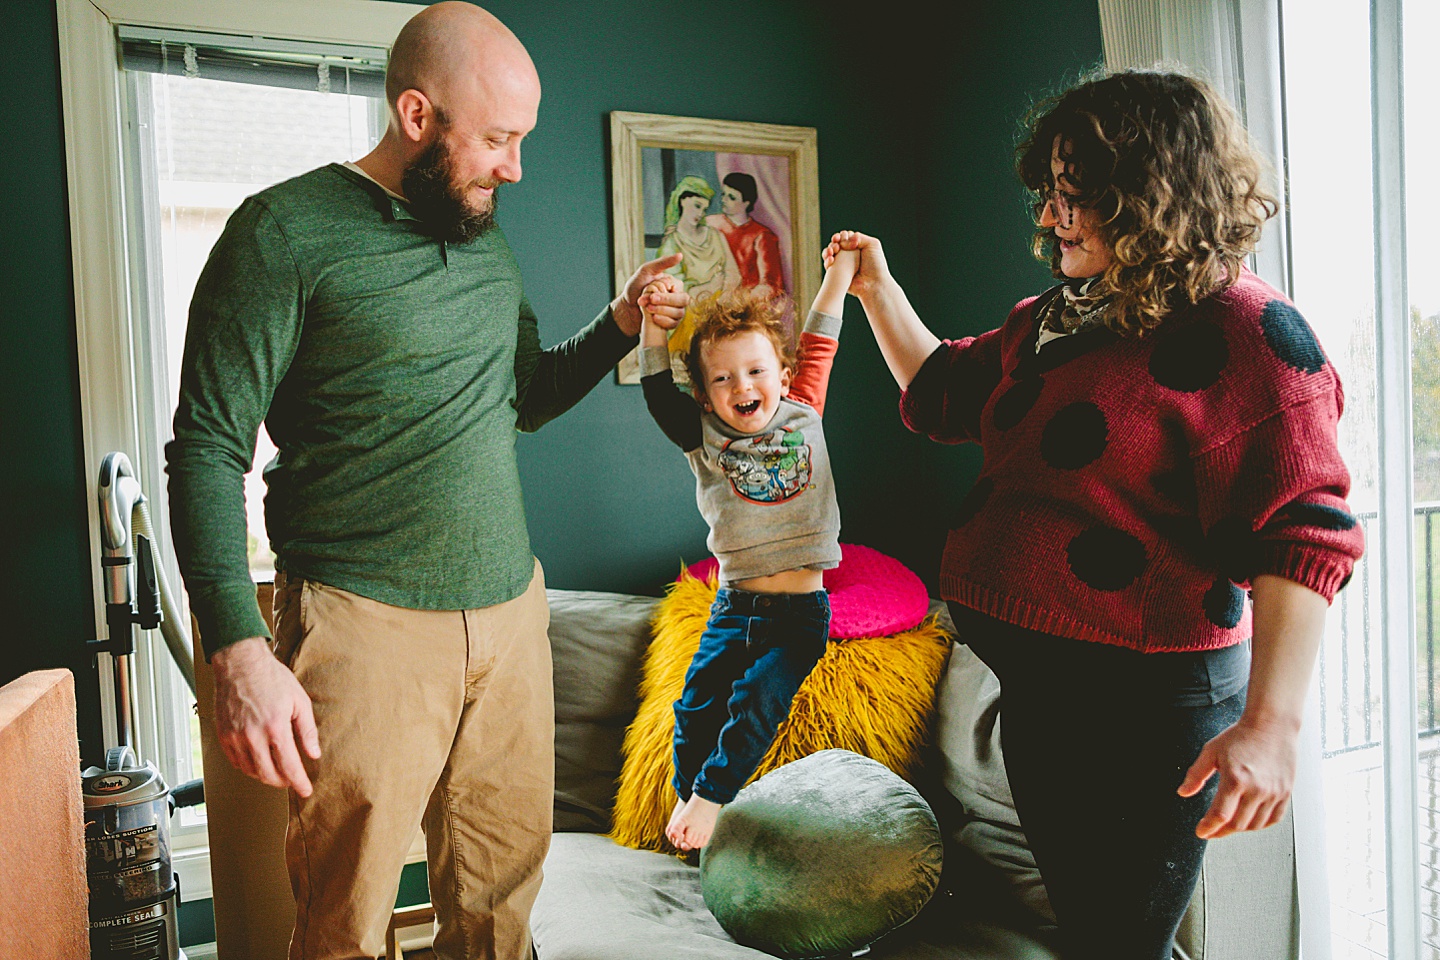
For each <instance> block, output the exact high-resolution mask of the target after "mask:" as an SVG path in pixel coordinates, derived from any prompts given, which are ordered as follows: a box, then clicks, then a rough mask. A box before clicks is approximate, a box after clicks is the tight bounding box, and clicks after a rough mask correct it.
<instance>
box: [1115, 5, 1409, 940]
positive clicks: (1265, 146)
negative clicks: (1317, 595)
mask: <svg viewBox="0 0 1440 960" xmlns="http://www.w3.org/2000/svg"><path fill="white" fill-rule="evenodd" d="M1098 5H1099V10H1100V19H1101V25H1102V33H1103V34H1104V38H1105V48H1106V61H1107V66H1109V67H1110V68H1111V69H1117V68H1121V67H1126V66H1140V67H1144V66H1149V65H1150V64H1151V63H1153V62H1155V61H1157V60H1164V59H1169V60H1179V61H1181V62H1187V64H1188V65H1189V66H1190V67H1191V68H1192V69H1197V70H1199V71H1200V72H1201V73H1202V74H1205V75H1209V76H1210V78H1211V79H1212V80H1216V81H1220V83H1221V86H1223V87H1225V88H1226V89H1227V90H1230V91H1232V96H1233V98H1234V99H1235V100H1236V101H1237V102H1238V105H1239V107H1240V109H1241V111H1242V114H1243V115H1244V117H1245V120H1246V124H1247V126H1248V128H1249V131H1250V134H1251V137H1252V140H1253V141H1254V142H1255V143H1256V144H1257V146H1259V147H1260V148H1261V149H1262V150H1264V151H1265V152H1266V153H1267V154H1268V155H1269V157H1270V159H1271V160H1272V162H1274V163H1275V168H1276V170H1277V171H1280V172H1282V174H1283V173H1284V171H1286V170H1287V169H1288V166H1287V158H1286V156H1285V150H1286V147H1285V126H1284V79H1283V77H1282V76H1281V63H1282V58H1283V51H1282V46H1283V42H1282V39H1281V37H1280V32H1281V31H1280V23H1281V17H1282V16H1283V15H1284V14H1285V13H1286V12H1287V10H1288V12H1289V13H1290V14H1291V15H1300V16H1305V15H1310V14H1311V11H1309V10H1308V9H1306V8H1305V5H1304V4H1303V3H1302V2H1294V0H1292V2H1289V3H1287V0H1186V2H1183V3H1171V4H1163V5H1157V4H1155V3H1153V2H1152V0H1098ZM1404 6H1405V0H1369V8H1370V77H1371V89H1372V93H1371V151H1372V158H1373V163H1372V168H1373V171H1374V173H1373V177H1374V183H1373V204H1374V210H1375V223H1374V230H1375V262H1374V264H1373V268H1374V272H1375V327H1376V338H1375V354H1376V356H1375V367H1376V369H1375V377H1376V395H1377V397H1378V399H1379V408H1378V410H1377V424H1376V426H1377V430H1378V438H1377V441H1378V443H1377V447H1378V456H1379V460H1380V470H1379V472H1378V475H1377V476H1378V486H1379V491H1378V492H1379V518H1378V521H1377V524H1376V533H1377V534H1378V536H1376V537H1375V538H1374V541H1373V542H1371V543H1370V544H1368V545H1367V550H1368V551H1369V553H1370V559H1371V562H1372V563H1375V564H1376V565H1377V566H1378V572H1379V582H1380V584H1381V591H1380V622H1379V624H1378V625H1377V626H1378V633H1379V644H1378V649H1379V656H1380V663H1379V672H1380V676H1381V684H1382V688H1383V703H1384V707H1383V710H1382V715H1381V725H1382V730H1383V734H1382V738H1381V739H1382V743H1383V748H1382V749H1383V765H1384V767H1383V768H1384V771H1385V776H1384V781H1385V801H1384V804H1385V870H1386V901H1387V903H1386V908H1387V917H1386V935H1387V937H1388V941H1389V944H1388V945H1389V951H1388V955H1389V956H1392V957H1418V956H1419V955H1420V947H1421V944H1422V942H1423V940H1422V937H1421V918H1420V910H1419V905H1420V893H1421V884H1420V855H1419V851H1420V832H1419V814H1418V810H1417V809H1416V800H1415V798H1416V796H1417V790H1418V786H1419V783H1418V781H1419V758H1418V753H1417V745H1418V743H1417V737H1416V733H1415V718H1416V716H1417V698H1416V685H1415V677H1416V671H1417V663H1416V643H1415V629H1416V620H1415V613H1416V609H1415V603H1416V600H1415V578H1414V562H1415V546H1414V520H1413V518H1414V515H1415V514H1414V508H1415V504H1414V493H1413V490H1412V486H1413V483H1412V478H1413V476H1414V473H1413V469H1414V465H1413V463H1412V437H1411V415H1412V405H1411V392H1410V321H1409V316H1410V306H1409V303H1410V301H1409V297H1408V294H1407V290H1406V253H1405V245H1406V234H1405V203H1406V201H1405V163H1404V160H1405V155H1404V116H1405V105H1404V87H1405V74H1404V31H1403V14H1404ZM1216 34H1218V35H1216ZM1226 34H1228V36H1227V35H1226ZM1227 44H1233V45H1236V46H1238V47H1239V48H1240V49H1239V51H1238V53H1236V52H1231V53H1230V55H1229V56H1228V59H1227V57H1224V56H1221V57H1216V58H1214V59H1215V60H1216V62H1209V63H1199V62H1189V61H1190V59H1191V58H1192V56H1194V55H1197V54H1199V55H1201V59H1203V55H1204V54H1205V52H1206V51H1211V50H1214V49H1218V48H1223V47H1226V45H1227ZM1220 61H1224V62H1220ZM1232 66H1233V67H1235V68H1238V70H1239V75H1238V76H1226V75H1224V74H1225V73H1226V68H1227V67H1232ZM1217 74H1221V75H1219V76H1217ZM1286 181H1288V177H1286ZM1283 182H1284V181H1282V183H1283ZM1280 196H1281V198H1282V203H1288V198H1286V197H1285V194H1284V192H1283V191H1282V192H1281V193H1280ZM1287 217H1288V211H1287V210H1286V209H1285V208H1284V207H1282V211H1281V216H1280V217H1277V218H1276V220H1275V221H1274V222H1272V224H1271V225H1270V226H1268V227H1267V228H1266V235H1267V236H1266V239H1265V241H1263V242H1262V245H1261V247H1260V249H1259V250H1258V251H1257V256H1256V262H1255V268H1256V272H1258V273H1259V274H1260V275H1261V276H1263V277H1264V278H1265V279H1266V280H1268V281H1270V282H1271V283H1272V284H1274V285H1275V286H1276V287H1278V288H1280V289H1281V290H1283V291H1286V292H1287V293H1288V292H1290V290H1291V280H1292V278H1293V271H1292V269H1291V261H1290V252H1289V243H1288V236H1287V234H1288V222H1287ZM1276 228H1278V229H1276ZM1272 233H1273V234H1274V239H1273V240H1272V239H1271V234H1272ZM1313 694H1314V691H1313V689H1312V697H1311V703H1310V704H1309V708H1310V711H1311V712H1310V714H1309V716H1307V726H1311V725H1312V724H1311V721H1312V720H1313V719H1315V714H1314V712H1313V711H1314V706H1315V704H1314V696H1313ZM1310 733H1311V739H1312V740H1313V741H1314V742H1313V744H1307V745H1306V749H1311V748H1312V747H1313V748H1318V733H1316V732H1314V731H1311V732H1310ZM1317 802H1318V792H1317ZM1317 813H1320V811H1318V810H1317V809H1314V808H1311V809H1305V810H1302V809H1298V808H1297V810H1296V822H1297V831H1298V830H1299V822H1300V820H1301V819H1302V817H1305V818H1313V816H1315V815H1316V814H1317ZM1322 815H1323V814H1322ZM1298 840H1299V838H1298V836H1297V850H1296V858H1297V859H1296V868H1297V878H1296V879H1297V883H1298V884H1299V886H1300V905H1301V927H1300V934H1301V950H1302V953H1303V954H1305V955H1306V956H1312V957H1328V956H1329V955H1330V935H1331V934H1330V929H1329V920H1328V913H1329V909H1328V908H1329V904H1328V900H1329V890H1328V887H1327V885H1326V880H1325V877H1324V876H1323V865H1324V859H1323V851H1320V850H1307V848H1306V846H1305V845H1302V844H1300V843H1299V842H1298ZM1307 867H1308V868H1309V869H1307ZM1316 868H1319V869H1318V870H1317V869H1316ZM1317 920H1318V921H1321V922H1320V923H1318V924H1317V923H1316V921H1317Z"/></svg>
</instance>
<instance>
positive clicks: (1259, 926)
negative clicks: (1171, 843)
mask: <svg viewBox="0 0 1440 960" xmlns="http://www.w3.org/2000/svg"><path fill="white" fill-rule="evenodd" d="M549 598H550V609H551V622H550V640H551V646H552V651H553V654H554V662H555V721H556V736H555V752H556V758H555V766H556V788H555V831H556V832H555V836H554V838H553V844H552V847H551V851H550V854H549V857H548V858H547V860H546V863H545V880H544V883H543V885H542V887H541V890H540V894H539V898H538V900H537V902H536V905H535V911H534V914H533V916H532V921H531V926H532V930H533V932H534V938H535V947H536V952H537V954H538V956H539V958H540V960H690V958H697V960H698V958H716V960H721V958H735V960H741V958H751V960H758V958H763V957H766V956H768V955H767V954H764V953H761V952H759V951H756V950H752V949H750V948H748V947H744V946H740V945H738V944H736V943H734V942H733V941H732V940H731V939H730V938H729V937H728V936H727V935H726V934H725V932H724V931H723V930H722V929H721V928H720V926H719V924H718V923H716V921H715V919H714V918H713V917H712V916H711V915H710V913H709V911H708V910H706V908H705V904H704V901H703V899H702V896H701V891H700V877H699V870H698V869H697V868H696V867H694V866H690V865H687V864H686V863H684V862H683V861H681V860H680V859H678V858H676V857H673V856H667V855H664V854H659V853H650V852H646V851H639V850H631V849H627V848H624V847H620V846H617V845H616V844H614V843H612V842H611V841H610V840H608V839H606V838H605V836H604V835H603V834H604V833H605V831H606V830H607V829H608V827H609V822H610V809H611V804H612V803H613V800H614V796H615V781H616V778H617V777H618V775H619V772H620V763H621V757H620V749H621V743H622V740H623V738H624V733H625V728H626V726H627V725H628V724H629V723H630V721H631V720H632V719H633V717H634V715H635V711H636V707H637V704H636V700H635V696H636V688H637V684H638V681H639V675H640V667H641V661H642V658H643V656H644V653H645V650H646V647H647V646H648V644H649V640H650V628H649V622H650V617H651V615H652V614H653V612H654V607H655V604H656V603H657V602H658V601H656V600H655V599H653V598H649V597H637V596H628V595H621V594H611V593H595V592H578V591H565V590H552V591H550V594H549ZM934 612H935V613H936V614H937V615H938V616H940V617H942V619H944V621H945V622H946V623H947V624H948V623H949V620H948V617H946V616H945V613H944V610H943V607H942V606H940V605H938V604H937V605H936V606H935V607H934ZM952 632H953V631H952ZM998 696H999V685H998V683H997V682H996V680H995V677H994V675H993V674H991V673H990V671H989V670H988V669H987V668H986V667H985V666H984V664H982V663H980V661H979V660H977V659H976V658H975V657H974V655H973V654H971V653H970V651H969V649H968V648H966V647H964V646H963V645H957V646H956V647H954V649H953V652H952V655H951V658H950V662H949V665H948V667H947V669H946V672H945V674H944V676H943V678H942V681H941V684H940V688H939V691H938V702H937V711H936V714H937V715H936V718H935V722H934V725H933V729H932V736H931V740H932V744H931V748H930V755H929V757H928V758H927V764H926V775H925V777H924V778H923V780H922V782H921V783H919V784H917V786H919V787H920V788H921V791H922V793H924V794H925V795H926V797H927V799H928V800H929V801H930V803H931V806H932V808H934V810H935V812H936V815H937V817H938V819H939V821H940V824H941V828H942V832H943V833H944V835H945V840H946V854H945V874H944V877H943V880H942V883H941V887H940V890H939V892H938V893H937V894H936V895H935V897H934V898H933V899H932V900H931V902H930V904H929V906H928V907H927V908H926V909H925V910H924V911H923V912H922V913H921V915H920V916H919V917H918V918H916V920H914V921H913V922H911V923H910V924H908V925H907V926H905V927H902V928H901V929H900V930H898V931H896V932H895V933H893V934H891V935H890V936H889V937H887V938H885V939H883V940H881V941H880V942H879V943H878V944H876V945H875V946H874V948H873V949H872V951H871V952H870V954H869V955H870V956H872V957H875V958H888V960H1054V958H1056V957H1057V956H1058V954H1057V952H1056V947H1055V931H1054V923H1053V916H1052V915H1051V913H1050V909H1049V904H1048V902H1047V900H1046V898H1045V892H1044V887H1043V884H1041V882H1040V879H1039V875H1038V873H1037V871H1036V870H1035V865H1034V860H1033V858H1031V857H1030V856H1029V854H1028V852H1027V851H1026V849H1025V845H1024V834H1023V832H1022V831H1021V830H1020V826H1019V822H1018V820H1017V819H1016V817H1015V813H1014V810H1013V807H1012V805H1011V801H1010V795H1009V789H1008V785H1007V783H1006V780H1005V774H1004V768H1003V763H1002V760H1001V757H1000V753H999V731H998V728H997V722H996V718H997V701H998ZM1318 763H1319V758H1318V756H1316V757H1305V758H1303V759H1302V764H1304V765H1307V766H1313V765H1318ZM1313 780H1314V778H1310V777H1304V776H1302V780H1301V783H1302V784H1305V783H1310V782H1313ZM1294 851H1295V830H1294V824H1293V821H1292V819H1291V818H1290V816H1289V815H1288V814H1287V815H1286V818H1285V820H1284V821H1282V822H1281V823H1280V824H1277V825H1276V826H1274V827H1272V828H1270V829H1268V830H1265V831H1262V832H1260V833H1253V834H1244V835H1238V836H1233V837H1229V838H1226V839H1224V840H1221V841H1217V842H1214V843H1212V844H1211V845H1210V848H1209V852H1208V853H1207V855H1206V860H1205V865H1204V868H1203V873H1202V876H1201V879H1200V884H1199V887H1198V889H1197V890H1196V893H1195V898H1194V900H1193V901H1192V903H1191V905H1190V908H1189V911H1188V913H1187V914H1186V917H1185V920H1184V921H1183V923H1182V925H1181V930H1180V934H1179V937H1178V938H1177V946H1176V954H1175V956H1176V958H1177V960H1284V958H1293V957H1297V956H1298V955H1299V953H1298V919H1297V918H1298V911H1297V907H1296V893H1295V890H1296V883H1295V877H1296V874H1295V855H1294Z"/></svg>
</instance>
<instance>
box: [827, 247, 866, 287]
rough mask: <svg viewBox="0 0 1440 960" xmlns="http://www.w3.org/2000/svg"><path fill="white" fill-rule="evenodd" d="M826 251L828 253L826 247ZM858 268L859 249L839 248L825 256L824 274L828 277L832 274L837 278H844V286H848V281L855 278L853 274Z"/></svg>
mask: <svg viewBox="0 0 1440 960" xmlns="http://www.w3.org/2000/svg"><path fill="white" fill-rule="evenodd" d="M825 252H826V253H830V250H829V248H828V247H827V248H826V251H825ZM859 270H860V251H859V250H846V249H844V248H841V249H840V250H838V251H836V252H835V253H833V254H831V255H830V256H828V257H826V258H825V276H826V278H827V279H828V278H829V277H830V276H831V274H834V276H835V278H836V279H837V280H844V281H845V286H846V287H847V288H848V287H849V286H850V281H851V280H853V279H855V274H856V273H858V272H859Z"/></svg>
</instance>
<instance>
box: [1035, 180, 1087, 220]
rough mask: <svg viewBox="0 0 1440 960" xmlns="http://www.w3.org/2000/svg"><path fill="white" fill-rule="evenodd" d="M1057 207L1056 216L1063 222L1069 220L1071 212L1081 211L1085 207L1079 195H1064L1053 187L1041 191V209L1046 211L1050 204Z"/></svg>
mask: <svg viewBox="0 0 1440 960" xmlns="http://www.w3.org/2000/svg"><path fill="white" fill-rule="evenodd" d="M1052 203H1053V204H1054V205H1055V216H1056V217H1058V218H1059V219H1061V220H1064V219H1067V218H1068V217H1069V216H1070V213H1071V211H1073V210H1079V209H1081V208H1083V207H1084V206H1085V204H1083V203H1081V202H1080V199H1079V195H1078V194H1074V193H1063V192H1062V191H1061V190H1060V188H1059V187H1056V186H1051V187H1047V188H1045V189H1043V190H1041V191H1040V209H1041V210H1044V209H1045V207H1047V206H1049V205H1050V204H1052Z"/></svg>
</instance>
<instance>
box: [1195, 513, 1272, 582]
mask: <svg viewBox="0 0 1440 960" xmlns="http://www.w3.org/2000/svg"><path fill="white" fill-rule="evenodd" d="M1207 539H1208V541H1209V546H1210V556H1211V559H1212V561H1213V562H1214V563H1215V565H1216V566H1218V567H1219V568H1220V570H1221V571H1222V572H1224V574H1225V575H1226V576H1227V577H1229V578H1230V579H1231V580H1234V581H1236V582H1237V583H1240V582H1244V581H1246V580H1249V579H1250V577H1251V576H1252V575H1253V574H1254V573H1255V570H1256V569H1257V568H1258V566H1259V561H1260V557H1259V550H1260V538H1259V537H1257V536H1256V535H1255V531H1254V530H1252V529H1251V527H1250V523H1249V521H1247V520H1244V519H1242V518H1240V517H1223V518H1221V519H1220V520H1217V521H1216V522H1215V525H1214V526H1213V527H1211V528H1210V535H1209V537H1208V538H1207Z"/></svg>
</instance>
